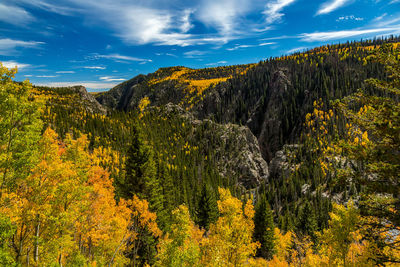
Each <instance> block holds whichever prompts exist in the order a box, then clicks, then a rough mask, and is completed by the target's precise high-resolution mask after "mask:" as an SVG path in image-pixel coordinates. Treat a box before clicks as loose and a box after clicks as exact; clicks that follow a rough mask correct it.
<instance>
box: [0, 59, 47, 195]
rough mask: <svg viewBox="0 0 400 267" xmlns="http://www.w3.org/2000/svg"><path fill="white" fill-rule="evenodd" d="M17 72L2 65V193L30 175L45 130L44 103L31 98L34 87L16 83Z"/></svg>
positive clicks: (0, 172) (27, 83) (0, 91)
mask: <svg viewBox="0 0 400 267" xmlns="http://www.w3.org/2000/svg"><path fill="white" fill-rule="evenodd" d="M16 72H17V70H16V69H12V70H8V69H7V68H6V67H3V65H2V64H0V179H1V189H0V190H2V189H3V188H4V187H13V186H15V185H17V183H18V182H19V181H17V180H23V178H24V177H26V175H28V173H29V170H30V168H32V167H33V166H34V164H35V163H36V160H37V158H36V156H37V155H36V152H37V147H36V144H37V141H38V139H39V133H40V131H41V128H42V122H41V120H40V119H39V117H40V104H39V103H38V102H37V101H33V99H32V98H31V89H32V85H31V84H30V83H29V82H28V81H24V82H23V83H15V82H13V81H12V79H13V78H14V75H15V74H16ZM0 194H1V193H0Z"/></svg>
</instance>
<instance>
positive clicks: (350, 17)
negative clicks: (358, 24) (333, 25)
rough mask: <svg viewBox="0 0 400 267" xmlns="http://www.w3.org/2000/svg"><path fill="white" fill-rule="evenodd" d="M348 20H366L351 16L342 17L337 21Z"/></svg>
mask: <svg viewBox="0 0 400 267" xmlns="http://www.w3.org/2000/svg"><path fill="white" fill-rule="evenodd" d="M346 20H355V21H362V20H364V18H361V17H356V16H354V15H350V16H341V17H339V18H338V19H337V20H336V21H346Z"/></svg>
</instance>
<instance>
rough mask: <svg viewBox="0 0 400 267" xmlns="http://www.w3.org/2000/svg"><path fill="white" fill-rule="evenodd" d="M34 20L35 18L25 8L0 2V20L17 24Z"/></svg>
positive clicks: (20, 24)
mask: <svg viewBox="0 0 400 267" xmlns="http://www.w3.org/2000/svg"><path fill="white" fill-rule="evenodd" d="M34 20H35V18H34V17H33V16H32V15H31V14H30V13H29V12H27V11H26V10H25V9H23V8H20V7H17V6H12V5H9V4H7V5H5V4H2V3H0V21H3V22H6V23H9V24H13V25H17V26H24V25H27V24H29V23H31V22H32V21H34Z"/></svg>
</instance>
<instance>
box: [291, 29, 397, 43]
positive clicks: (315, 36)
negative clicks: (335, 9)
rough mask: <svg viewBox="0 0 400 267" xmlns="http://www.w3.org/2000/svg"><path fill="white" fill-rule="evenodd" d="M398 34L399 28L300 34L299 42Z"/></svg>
mask: <svg viewBox="0 0 400 267" xmlns="http://www.w3.org/2000/svg"><path fill="white" fill-rule="evenodd" d="M398 33H400V26H396V27H388V28H374V29H354V30H343V31H329V32H314V33H302V34H300V35H299V38H300V39H301V41H305V42H316V41H330V40H340V39H344V38H350V37H356V36H362V35H367V34H373V35H378V34H382V35H385V34H398Z"/></svg>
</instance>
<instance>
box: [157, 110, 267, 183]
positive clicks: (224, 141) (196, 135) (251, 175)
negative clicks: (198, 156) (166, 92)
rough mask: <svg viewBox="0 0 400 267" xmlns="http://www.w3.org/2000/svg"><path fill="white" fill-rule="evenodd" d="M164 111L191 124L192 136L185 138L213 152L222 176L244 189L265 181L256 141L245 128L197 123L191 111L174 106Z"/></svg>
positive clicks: (213, 123) (261, 159)
mask: <svg viewBox="0 0 400 267" xmlns="http://www.w3.org/2000/svg"><path fill="white" fill-rule="evenodd" d="M164 110H165V112H168V113H173V114H179V116H181V117H182V118H185V119H186V123H189V124H190V125H192V129H193V133H192V134H191V135H190V136H188V137H187V138H189V139H194V140H193V141H195V143H196V144H198V146H199V148H200V149H203V150H204V151H207V150H208V151H210V150H211V151H214V155H213V157H214V158H213V160H214V162H215V163H216V166H217V168H218V171H219V173H220V174H221V176H223V177H226V178H227V179H236V180H237V181H236V182H237V184H238V185H240V186H242V187H245V188H247V189H249V188H255V187H257V186H259V185H260V183H262V182H263V181H266V179H267V178H268V165H267V163H266V162H265V160H264V159H263V157H262V155H261V152H260V149H259V146H258V142H257V138H256V137H255V136H254V135H253V133H252V132H251V131H250V129H249V128H248V127H247V126H239V125H235V124H231V123H228V124H219V123H215V122H213V121H211V120H209V119H204V120H198V119H195V117H194V116H193V115H192V114H191V113H190V112H187V111H185V110H184V109H183V108H182V107H180V106H178V105H173V104H167V105H166V106H165V109H164ZM210 140H212V142H211V141H210Z"/></svg>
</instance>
